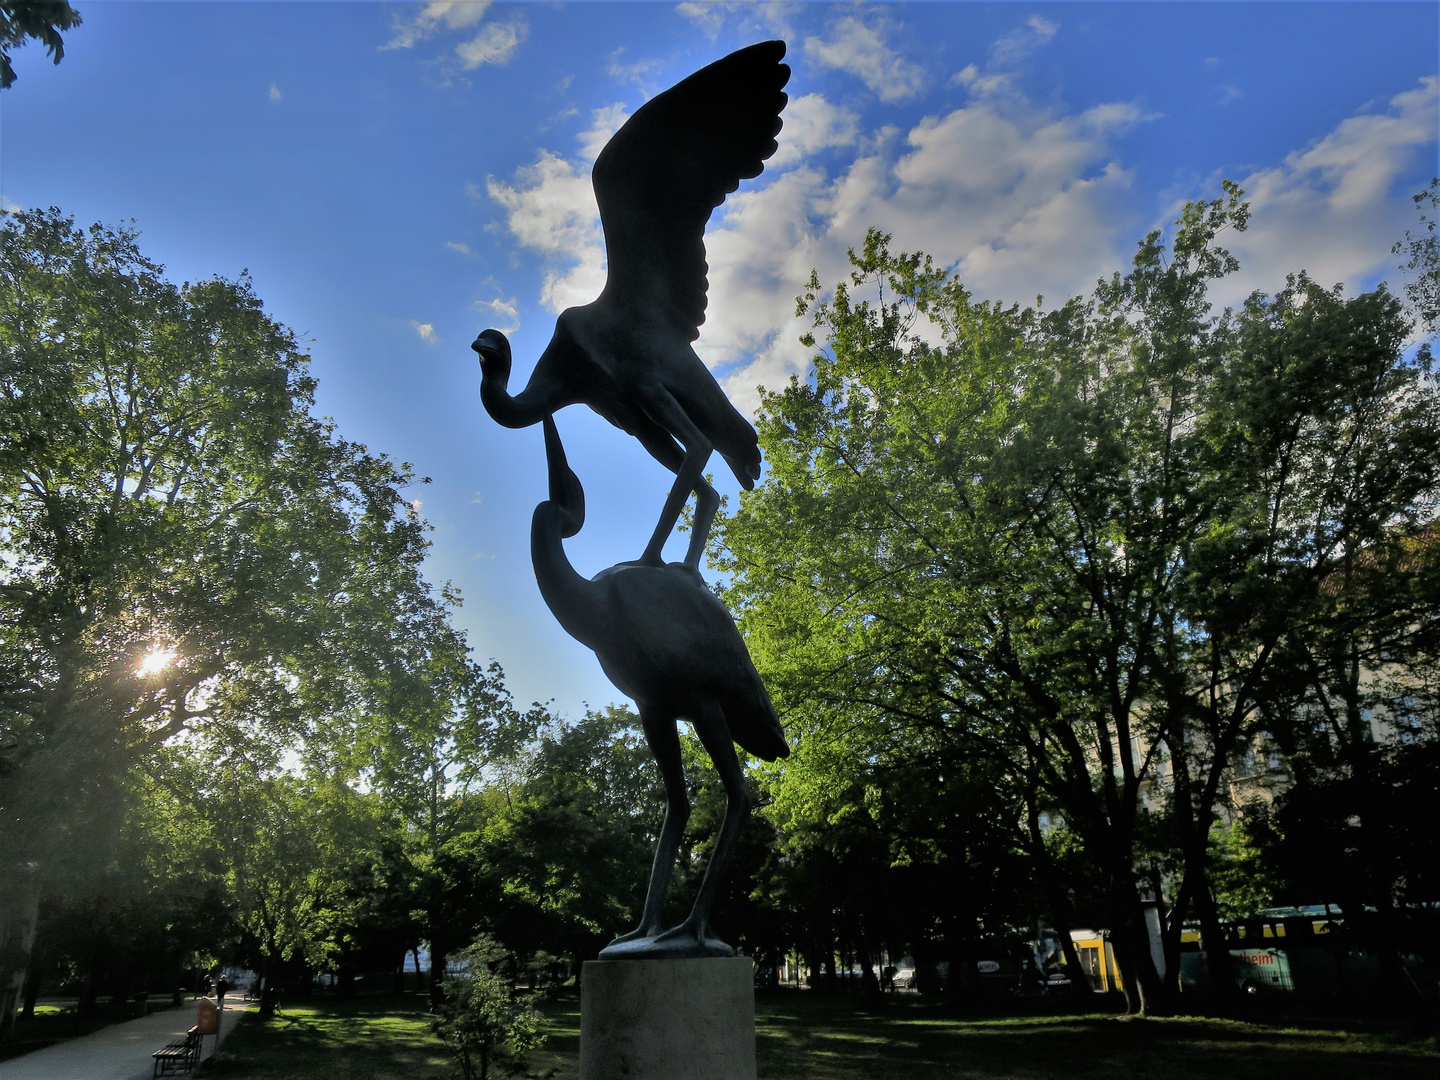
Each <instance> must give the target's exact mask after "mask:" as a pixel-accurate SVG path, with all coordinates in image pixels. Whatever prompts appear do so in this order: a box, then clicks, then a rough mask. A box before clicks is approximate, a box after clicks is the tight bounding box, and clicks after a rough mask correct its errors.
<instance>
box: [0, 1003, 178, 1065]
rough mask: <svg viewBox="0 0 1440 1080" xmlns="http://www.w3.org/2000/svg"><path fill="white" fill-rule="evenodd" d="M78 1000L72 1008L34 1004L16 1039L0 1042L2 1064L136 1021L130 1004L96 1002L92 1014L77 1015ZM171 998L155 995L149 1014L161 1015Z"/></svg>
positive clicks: (18, 1020) (20, 1023) (20, 1021)
mask: <svg viewBox="0 0 1440 1080" xmlns="http://www.w3.org/2000/svg"><path fill="white" fill-rule="evenodd" d="M74 1002H75V999H74V998H71V999H69V1004H63V1005H62V1004H57V1003H53V1002H46V1001H43V1000H42V1001H39V1002H36V1004H35V1015H34V1017H32V1018H31V1019H28V1020H27V1019H24V1018H23V1017H17V1018H16V1020H15V1037H14V1038H13V1039H11V1040H8V1041H5V1042H0V1061H6V1060H8V1059H10V1058H15V1057H19V1056H20V1055H21V1054H28V1053H30V1052H31V1051H32V1050H43V1049H45V1047H47V1046H51V1045H53V1044H54V1043H57V1042H61V1041H62V1040H65V1039H74V1038H77V1037H78V1036H80V1035H89V1034H90V1033H91V1032H92V1031H99V1030H100V1029H101V1028H103V1027H109V1026H110V1025H111V1024H119V1023H123V1022H124V1021H126V1020H133V1019H135V1003H134V1002H131V1001H126V1002H120V1003H119V1004H116V1003H114V1002H110V1001H100V1002H96V1004H95V1008H94V1010H93V1011H92V1012H88V1013H85V1014H84V1015H81V1014H80V1013H79V1012H77V1011H76V1008H75V1003H74ZM169 1002H170V998H169V995H164V996H163V997H162V996H161V995H158V994H157V995H156V997H155V998H154V999H152V1000H151V1004H150V1011H151V1012H152V1013H153V1012H159V1011H160V1010H161V1009H162V1008H165V1007H167V1006H168V1005H169Z"/></svg>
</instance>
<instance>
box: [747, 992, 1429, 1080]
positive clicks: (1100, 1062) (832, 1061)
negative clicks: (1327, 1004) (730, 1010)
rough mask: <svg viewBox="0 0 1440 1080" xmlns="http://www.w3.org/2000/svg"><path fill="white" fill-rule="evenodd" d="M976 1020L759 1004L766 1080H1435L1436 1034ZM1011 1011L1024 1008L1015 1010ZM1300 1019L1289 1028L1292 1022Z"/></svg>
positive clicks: (1083, 1019)
mask: <svg viewBox="0 0 1440 1080" xmlns="http://www.w3.org/2000/svg"><path fill="white" fill-rule="evenodd" d="M1046 1004H1047V1003H1043V1002H1037V1003H1035V1005H1034V1006H1032V1007H1034V1008H1036V1009H1038V1010H1041V1015H1027V1016H994V1017H975V1016H966V1015H963V1014H957V1013H956V1012H954V1011H953V1010H952V1009H950V1008H946V1007H944V1006H937V1005H932V1004H929V1003H926V1002H923V1001H921V1000H920V999H918V998H915V997H910V996H908V995H907V996H905V997H903V998H900V999H892V1000H891V1003H890V1004H889V1005H888V1006H887V1007H886V1008H884V1009H881V1010H878V1011H871V1010H865V1009H861V1008H857V1007H856V1006H855V1005H854V1004H852V1003H850V1002H849V1001H848V1000H845V999H841V1000H835V999H829V1000H827V999H825V998H819V997H812V996H810V995H808V994H806V993H803V992H780V993H769V994H766V993H762V994H759V995H757V1000H756V1029H757V1031H756V1035H757V1045H756V1056H757V1059H758V1065H759V1074H760V1077H761V1080H801V1078H803V1080H901V1078H904V1080H922V1078H923V1080H931V1078H942V1080H962V1078H963V1080H971V1078H981V1077H984V1078H990V1077H1014V1078H1016V1080H1073V1078H1076V1077H1095V1078H1097V1080H1098V1078H1101V1077H1103V1078H1105V1080H1112V1078H1113V1080H1120V1078H1129V1077H1135V1078H1137V1080H1139V1078H1144V1080H1155V1078H1156V1077H1163V1078H1165V1080H1191V1078H1199V1077H1207V1078H1208V1077H1222V1078H1224V1080H1251V1078H1254V1080H1277V1078H1290V1077H1303V1078H1304V1080H1332V1078H1333V1080H1372V1078H1377V1080H1381V1078H1383V1080H1388V1078H1395V1080H1400V1078H1406V1080H1409V1078H1415V1080H1420V1078H1424V1080H1433V1078H1435V1077H1437V1076H1440V1050H1437V1048H1436V1043H1435V1041H1434V1039H1432V1038H1425V1037H1417V1038H1405V1037H1403V1036H1398V1035H1395V1034H1391V1033H1365V1032H1363V1031H1346V1030H1343V1027H1344V1025H1342V1024H1337V1023H1336V1022H1335V1021H1318V1020H1317V1021H1313V1022H1307V1023H1306V1024H1305V1025H1304V1026H1300V1027H1285V1026H1281V1025H1278V1024H1275V1025H1272V1024H1263V1023H1248V1022H1243V1021H1236V1020H1218V1019H1207V1018H1200V1017H1184V1018H1175V1019H1163V1020H1161V1019H1146V1020H1139V1019H1126V1018H1121V1017H1117V1016H1115V1015H1114V1014H1113V1013H1087V1014H1069V1015H1066V1014H1059V1015H1044V1014H1043V1010H1045V1006H1046ZM1015 1005H1016V1010H1017V1011H1019V1009H1020V1008H1024V1007H1025V1005H1024V1003H1018V1002H1017V1003H1015ZM1292 1022H1293V1021H1292Z"/></svg>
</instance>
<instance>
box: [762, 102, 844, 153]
mask: <svg viewBox="0 0 1440 1080" xmlns="http://www.w3.org/2000/svg"><path fill="white" fill-rule="evenodd" d="M784 121H785V126H784V128H783V130H782V134H781V136H780V139H779V142H780V149H778V150H776V151H775V154H774V156H773V157H771V158H770V160H769V161H767V162H766V163H765V167H766V168H767V169H784V168H786V167H788V166H790V165H794V164H796V163H797V162H799V161H801V160H802V159H804V158H807V157H810V156H811V155H812V154H815V153H818V152H819V151H821V150H825V149H828V148H830V147H832V146H854V145H855V144H856V142H857V141H858V138H859V124H860V122H859V118H858V117H857V116H856V115H855V114H854V113H853V112H850V111H849V110H848V109H842V108H839V107H838V106H835V105H831V104H830V103H829V102H828V101H826V100H825V99H824V98H823V97H821V96H820V95H819V94H805V95H804V96H802V97H798V98H794V99H792V100H791V101H790V103H789V104H788V105H786V106H785V113H784Z"/></svg>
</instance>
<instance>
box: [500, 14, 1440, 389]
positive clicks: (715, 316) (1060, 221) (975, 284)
mask: <svg viewBox="0 0 1440 1080" xmlns="http://www.w3.org/2000/svg"><path fill="white" fill-rule="evenodd" d="M1032 29H1033V28H1032ZM971 76H972V78H971V82H972V84H973V83H974V82H975V81H976V80H978V79H980V78H985V77H986V76H981V75H980V73H979V72H978V71H972V72H971ZM1436 101H1437V80H1436V79H1434V78H1427V79H1425V80H1423V81H1422V82H1421V83H1420V85H1419V86H1418V87H1416V88H1415V89H1413V90H1410V91H1407V92H1405V93H1402V94H1399V95H1397V96H1396V97H1394V98H1393V99H1392V100H1391V101H1390V102H1389V104H1388V106H1387V107H1386V108H1385V109H1383V110H1377V111H1373V112H1367V113H1364V114H1361V115H1358V116H1354V117H1351V118H1349V119H1347V120H1345V121H1344V122H1343V123H1341V124H1340V125H1339V126H1337V127H1336V129H1335V130H1334V131H1333V132H1331V133H1330V134H1328V135H1326V136H1325V137H1323V138H1321V139H1319V140H1317V141H1316V142H1315V143H1313V144H1312V145H1310V146H1308V147H1306V148H1303V149H1301V150H1298V151H1296V152H1295V153H1293V154H1291V155H1289V156H1288V157H1287V158H1286V159H1285V161H1284V162H1283V163H1282V164H1280V165H1278V166H1276V167H1274V168H1269V169H1261V170H1258V171H1256V172H1254V173H1253V174H1252V175H1250V176H1248V177H1243V178H1239V180H1240V182H1241V183H1242V185H1243V186H1244V187H1245V188H1246V190H1247V191H1248V192H1249V197H1250V199H1251V203H1252V206H1253V210H1254V213H1253V217H1252V225H1251V229H1250V230H1249V231H1248V232H1247V233H1244V234H1242V235H1240V236H1233V237H1227V238H1225V240H1224V241H1223V242H1226V243H1227V246H1230V247H1231V248H1232V250H1234V251H1235V252H1236V254H1237V255H1238V256H1239V257H1240V258H1241V261H1242V264H1243V265H1244V267H1245V269H1244V271H1243V272H1242V274H1241V275H1237V280H1236V281H1234V282H1231V283H1228V284H1227V285H1226V288H1228V289H1229V290H1230V293H1231V297H1230V298H1228V299H1226V298H1222V299H1224V302H1234V299H1236V298H1239V297H1242V296H1243V295H1245V294H1246V293H1248V292H1249V291H1250V290H1251V289H1254V288H1266V289H1270V290H1273V289H1274V288H1276V287H1278V286H1279V285H1280V284H1281V283H1283V281H1284V275H1285V273H1286V272H1288V271H1293V270H1296V269H1299V268H1301V267H1307V268H1309V269H1310V270H1311V272H1312V273H1313V274H1314V275H1315V276H1316V277H1317V278H1318V279H1319V280H1321V281H1322V282H1325V283H1327V284H1328V283H1330V282H1333V281H1346V282H1351V283H1357V282H1358V279H1359V278H1360V277H1361V276H1363V275H1364V274H1369V273H1374V272H1375V271H1376V270H1377V269H1379V268H1383V267H1384V266H1385V265H1386V264H1387V261H1388V260H1389V259H1390V254H1389V244H1390V242H1391V241H1393V240H1394V239H1395V238H1398V237H1399V236H1400V235H1402V234H1403V232H1404V230H1405V228H1406V227H1407V226H1410V225H1412V224H1413V223H1412V222H1411V221H1410V219H1409V216H1408V215H1409V202H1408V199H1404V198H1401V197H1396V196H1395V193H1394V192H1393V191H1392V190H1391V189H1392V188H1393V186H1394V184H1395V183H1396V182H1397V177H1399V176H1400V175H1401V174H1402V172H1403V170H1405V169H1406V168H1407V167H1408V166H1409V165H1410V164H1411V163H1413V161H1414V157H1415V155H1416V153H1418V152H1422V151H1424V150H1425V149H1426V148H1427V147H1428V148H1431V149H1433V147H1434V145H1435V140H1436V124H1437V106H1436ZM623 119H624V113H623V109H621V108H620V107H619V106H612V107H611V109H610V110H599V111H597V112H596V114H595V124H594V127H593V129H592V131H590V132H587V133H585V134H584V135H582V136H581V144H582V148H583V154H584V156H583V157H580V158H577V159H574V160H572V159H567V158H564V157H561V156H560V155H558V154H555V153H552V152H549V151H546V152H542V153H541V155H540V157H539V159H538V160H537V161H536V163H535V164H534V165H533V166H530V167H529V168H527V169H522V170H520V171H519V172H517V174H516V175H515V177H514V178H513V180H512V181H511V182H510V183H508V184H506V183H499V182H497V181H494V180H492V181H490V183H489V185H488V187H487V191H488V194H489V197H490V198H491V199H493V200H495V201H496V202H497V203H499V204H500V206H501V207H503V208H504V210H505V211H506V225H507V228H508V229H509V231H510V233H511V235H512V236H513V237H514V238H515V240H516V241H517V242H518V243H519V244H520V245H521V246H522V247H525V248H528V249H529V250H531V251H534V252H536V253H538V254H539V255H540V256H541V257H542V258H543V259H544V260H545V263H546V264H547V268H546V273H545V280H544V286H543V289H542V293H541V300H542V301H543V303H544V304H545V305H546V307H548V308H549V309H550V310H552V311H559V310H560V309H562V308H564V307H565V306H568V305H570V304H576V303H585V302H588V301H590V300H592V299H593V298H594V297H595V296H596V295H597V294H598V292H599V290H600V288H601V287H602V286H603V283H604V245H603V239H602V234H601V231H600V223H599V218H598V214H597V211H596V208H595V204H594V198H593V195H592V193H591V189H590V184H589V177H588V176H587V175H586V173H587V168H586V165H587V163H588V161H590V160H591V159H592V158H593V154H594V153H595V152H598V149H599V147H600V146H601V145H603V143H604V139H605V138H608V135H609V133H610V132H611V131H613V130H614V128H615V127H618V126H619V124H620V123H621V122H623ZM1155 119H1157V117H1156V114H1153V113H1145V112H1142V110H1140V109H1139V108H1137V107H1136V106H1135V105H1133V104H1130V103H1125V102H1109V103H1104V104H1100V105H1097V106H1095V107H1093V108H1090V109H1088V110H1086V111H1084V112H1080V113H1072V114H1061V113H1057V112H1056V111H1054V110H1052V109H1049V108H1045V107H1041V106H1038V105H1035V104H1033V103H1030V102H1028V101H1026V100H1025V99H1024V98H1023V97H1020V96H1018V95H1016V94H1013V93H1009V94H1005V95H1002V96H991V97H979V96H974V97H972V99H971V100H970V101H969V103H968V104H966V105H965V106H964V107H962V108H958V109H954V110H952V111H950V112H948V113H943V114H937V115H932V116H929V117H926V118H925V119H923V120H921V121H920V122H919V123H916V124H914V125H913V126H911V127H910V128H909V129H908V130H899V129H895V128H893V127H885V128H880V129H877V130H873V131H864V130H861V129H860V127H859V123H858V121H857V120H856V118H855V117H854V116H853V115H851V114H850V113H848V112H846V111H845V110H843V109H840V108H838V107H836V106H835V105H833V104H831V103H830V102H828V101H827V100H825V99H824V98H823V97H821V96H820V95H818V94H806V95H803V96H801V97H799V98H796V99H795V100H794V101H793V102H792V103H791V107H790V109H789V110H787V112H786V114H785V120H786V123H785V128H784V130H783V131H782V132H781V135H780V147H781V148H780V150H779V151H778V152H777V154H776V157H775V158H774V159H773V161H772V165H774V166H779V167H778V168H771V169H767V170H766V173H765V175H764V176H763V177H762V178H761V179H760V180H759V181H757V182H755V183H753V184H752V183H747V184H745V185H742V188H741V190H740V191H739V192H737V193H735V194H733V195H731V196H730V197H729V198H728V199H727V200H726V202H725V204H724V205H723V207H722V208H721V209H720V210H719V211H718V212H717V216H716V218H715V219H712V222H711V225H710V230H709V233H708V235H707V237H706V258H707V261H708V263H709V281H710V304H709V307H708V310H707V314H708V319H707V321H706V323H705V326H704V327H703V330H702V334H701V337H700V340H699V341H698V342H697V343H696V348H697V350H698V351H699V353H700V355H701V357H702V358H703V359H704V360H705V362H706V363H707V364H708V365H710V367H711V368H712V370H716V371H717V372H718V373H719V377H720V378H721V381H722V384H723V385H724V386H725V387H726V389H727V391H728V392H729V393H730V394H731V396H732V399H733V400H735V401H736V404H737V405H738V406H740V407H741V408H742V409H753V408H754V406H755V404H756V402H757V398H756V395H755V392H754V388H755V386H756V385H757V384H763V385H765V386H768V387H771V388H778V387H780V386H782V385H784V383H785V382H786V381H787V380H788V378H789V376H790V375H791V374H800V373H802V372H803V371H804V368H805V366H806V364H807V363H808V359H809V357H808V354H807V351H806V350H805V349H803V348H802V347H801V346H800V345H799V344H798V342H797V340H796V339H797V337H798V335H799V334H800V333H801V332H802V331H803V329H804V325H803V324H802V323H801V322H799V321H797V320H796V319H795V317H794V297H795V296H796V295H797V294H798V293H799V292H801V291H802V289H803V287H804V283H805V281H806V280H807V279H808V277H809V274H810V270H811V268H812V267H813V268H815V269H816V270H817V271H818V273H819V276H820V280H821V281H822V282H824V283H826V285H827V287H828V286H829V285H831V284H833V283H834V282H836V281H839V280H842V279H843V278H844V277H845V275H846V274H847V273H848V270H849V266H848V262H847V259H846V249H847V248H849V247H854V246H857V245H858V244H860V243H861V241H862V240H863V238H864V235H865V230H866V229H867V228H868V227H871V226H874V227H877V228H880V229H882V230H884V231H886V232H889V233H891V234H892V236H893V240H892V249H893V250H897V251H925V252H928V253H930V254H933V255H934V256H935V258H936V260H937V262H938V263H940V264H941V265H944V266H949V267H952V268H953V269H954V270H955V271H956V273H957V274H958V275H959V276H960V278H961V280H963V281H964V282H965V284H966V286H967V287H968V288H970V289H972V290H973V291H974V292H975V294H976V295H978V296H980V297H988V298H993V299H996V300H1001V301H1005V302H1012V301H1018V302H1022V303H1026V302H1029V301H1031V300H1032V299H1033V298H1034V296H1035V295H1036V294H1037V293H1039V294H1043V295H1044V296H1045V297H1046V298H1047V306H1055V305H1058V304H1059V303H1061V302H1063V301H1064V300H1065V299H1066V298H1067V297H1069V296H1073V295H1077V294H1079V295H1083V294H1088V293H1089V292H1090V291H1091V289H1092V288H1093V287H1094V283H1095V281H1096V279H1097V278H1099V277H1101V276H1104V275H1108V274H1109V273H1110V272H1112V271H1114V270H1116V269H1119V268H1121V267H1124V266H1125V265H1126V264H1127V263H1128V260H1129V257H1130V254H1131V252H1132V250H1133V243H1134V241H1135V239H1136V238H1137V237H1138V236H1139V235H1140V233H1141V232H1142V231H1143V229H1144V228H1145V226H1146V225H1147V224H1148V222H1147V221H1146V220H1145V216H1147V215H1145V214H1144V213H1143V211H1141V210H1140V209H1138V208H1137V207H1136V206H1135V198H1134V192H1133V186H1132V175H1131V172H1130V171H1129V170H1128V169H1127V168H1126V167H1125V164H1124V162H1123V161H1121V160H1119V159H1118V158H1117V156H1116V154H1115V151H1114V142H1115V139H1116V137H1117V136H1119V135H1120V134H1122V133H1124V132H1125V131H1127V130H1130V129H1132V128H1133V127H1134V126H1135V125H1137V124H1141V123H1146V122H1151V121H1154V120H1155ZM840 147H844V148H851V150H850V153H851V157H850V160H849V163H848V164H847V165H846V166H845V167H844V168H843V169H841V170H840V171H839V172H838V173H831V172H827V171H826V170H825V169H824V168H821V167H820V166H819V164H818V160H817V158H816V156H815V155H816V154H817V153H818V152H819V151H821V150H828V151H830V152H831V153H833V152H834V149H835V148H840ZM1216 180H1217V183H1216V184H1215V185H1214V186H1215V187H1216V188H1218V177H1217V178H1216ZM1213 194H1214V193H1213V192H1212V191H1210V190H1208V189H1207V190H1205V191H1197V192H1194V193H1193V197H1212V196H1213ZM1402 194H1406V193H1402Z"/></svg>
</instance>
